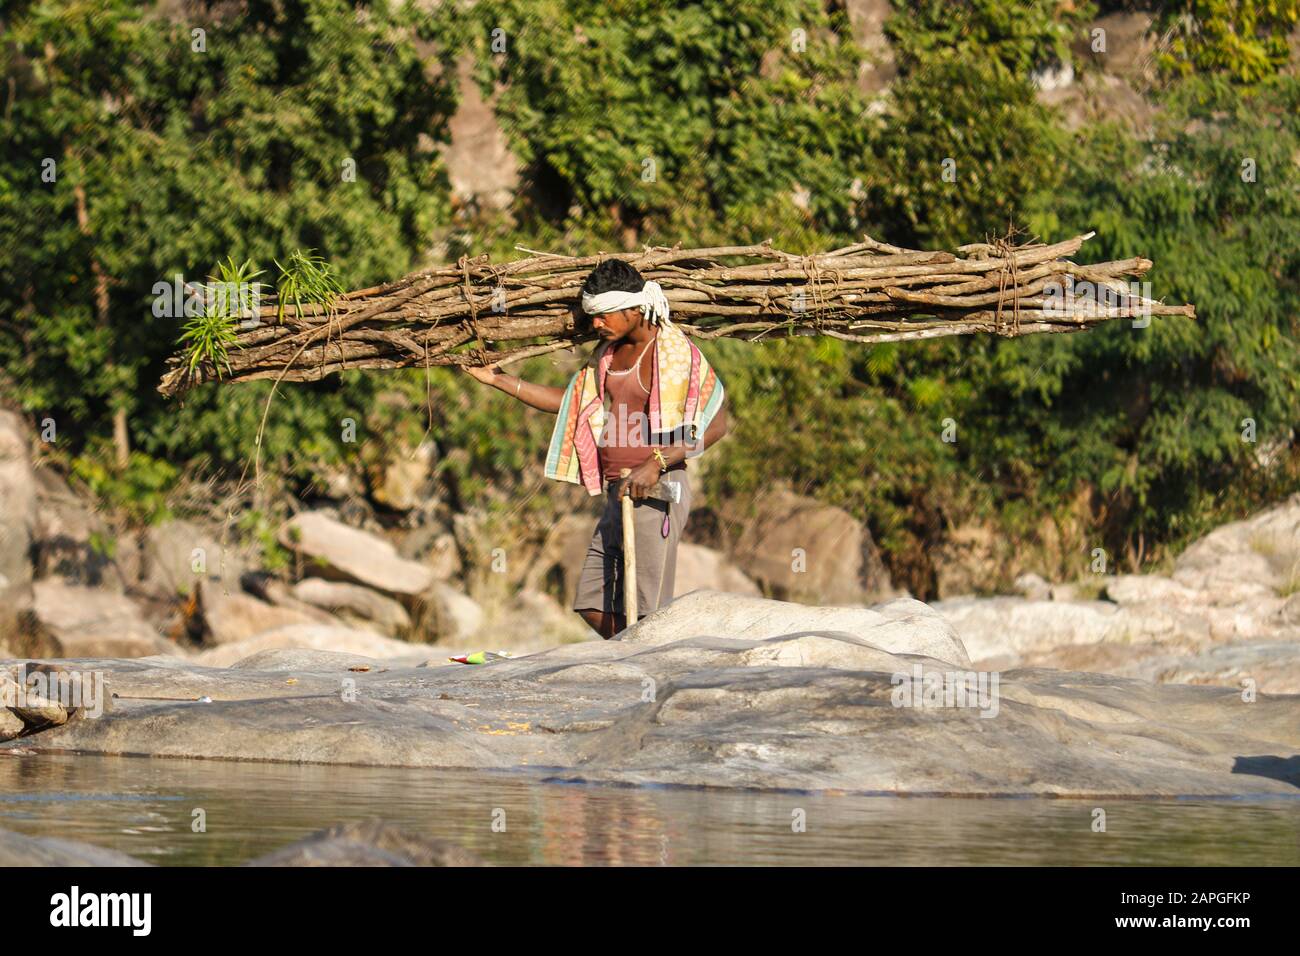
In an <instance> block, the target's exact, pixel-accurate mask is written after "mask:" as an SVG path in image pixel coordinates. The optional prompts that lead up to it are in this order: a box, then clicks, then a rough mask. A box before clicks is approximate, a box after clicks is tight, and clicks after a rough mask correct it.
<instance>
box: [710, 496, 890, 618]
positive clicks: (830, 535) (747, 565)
mask: <svg viewBox="0 0 1300 956" xmlns="http://www.w3.org/2000/svg"><path fill="white" fill-rule="evenodd" d="M755 509H756V510H755V514H754V517H753V518H752V519H751V520H750V521H748V522H746V523H745V529H744V531H743V532H742V533H741V536H740V538H739V540H738V541H737V542H736V545H735V548H734V549H733V553H732V559H733V560H734V561H735V562H736V564H737V565H738V566H739V568H740V569H741V570H742V571H743V572H745V573H746V574H747V575H749V577H751V578H752V579H753V580H755V581H756V582H758V584H759V585H760V586H762V587H764V588H765V589H766V590H767V591H768V593H770V594H772V595H773V596H774V597H778V598H781V599H784V600H792V601H808V602H817V603H821V604H860V603H863V602H866V601H872V600H880V599H882V598H884V597H892V596H894V595H895V594H896V592H895V589H894V587H893V584H892V582H890V580H889V575H888V573H887V572H886V571H885V568H884V565H883V563H882V562H881V560H880V555H879V552H878V551H877V549H876V546H875V543H874V542H873V541H872V540H871V533H870V532H869V531H868V530H867V529H866V528H865V527H863V525H862V523H861V522H859V521H858V520H857V519H856V518H854V517H853V516H852V515H850V514H849V513H848V512H847V511H845V510H844V509H842V508H835V507H832V506H830V505H824V504H822V503H821V502H819V501H816V500H815V499H812V498H807V497H804V496H803V495H797V494H795V493H794V492H792V491H789V490H786V489H777V490H774V491H771V492H769V493H767V494H765V495H763V496H761V497H760V498H759V500H758V502H757V503H756V505H755Z"/></svg>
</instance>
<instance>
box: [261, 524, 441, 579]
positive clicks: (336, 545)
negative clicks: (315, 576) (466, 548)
mask: <svg viewBox="0 0 1300 956" xmlns="http://www.w3.org/2000/svg"><path fill="white" fill-rule="evenodd" d="M280 543H281V544H283V545H284V546H285V547H286V548H289V549H291V550H293V551H297V552H298V553H300V554H301V555H303V556H304V557H305V558H306V559H308V561H309V563H310V564H311V566H312V567H314V568H315V569H317V570H320V571H321V572H322V573H323V574H325V575H328V576H330V577H333V578H336V579H342V580H346V581H352V582H354V583H357V584H364V585H365V586H366V587H370V588H374V589H375V590H377V591H382V592H384V593H386V594H398V595H407V596H415V595H419V594H421V593H423V592H424V591H426V590H428V588H429V587H430V586H431V585H432V584H433V583H434V575H433V572H432V571H431V570H430V569H429V568H428V567H426V566H424V565H423V564H420V563H419V562H416V561H408V560H406V559H405V558H403V557H401V555H399V554H398V553H397V549H396V548H394V547H393V545H392V544H390V543H389V542H387V541H385V540H384V539H383V538H381V537H379V536H378V535H375V534H371V533H370V532H368V531H361V530H359V529H357V528H352V527H349V526H348V525H345V524H343V523H342V522H341V521H338V520H337V519H335V518H331V517H330V516H329V515H326V514H322V513H321V512H318V511H304V512H302V513H301V514H298V515H295V516H294V517H293V518H292V519H290V520H289V521H288V522H287V523H286V524H285V525H284V526H283V527H282V528H281V529H280ZM312 567H309V570H311V569H312Z"/></svg>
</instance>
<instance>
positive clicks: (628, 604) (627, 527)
mask: <svg viewBox="0 0 1300 956" xmlns="http://www.w3.org/2000/svg"><path fill="white" fill-rule="evenodd" d="M618 473H619V477H621V478H622V479H623V483H624V488H623V502H622V506H623V617H624V625H623V626H624V627H631V626H632V625H633V624H635V623H636V523H635V521H634V519H633V517H632V509H633V508H634V507H636V504H635V502H633V501H632V496H631V495H630V494H628V492H627V489H626V485H627V476H628V475H630V474H632V469H631V468H621V469H619V472H618Z"/></svg>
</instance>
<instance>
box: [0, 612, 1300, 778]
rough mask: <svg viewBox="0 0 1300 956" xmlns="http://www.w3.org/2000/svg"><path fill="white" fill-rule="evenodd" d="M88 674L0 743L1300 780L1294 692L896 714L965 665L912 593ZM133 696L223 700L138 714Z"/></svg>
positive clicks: (651, 771)
mask: <svg viewBox="0 0 1300 956" xmlns="http://www.w3.org/2000/svg"><path fill="white" fill-rule="evenodd" d="M221 650H225V649H224V648H223V649H221ZM83 666H94V667H95V668H97V669H100V670H102V671H104V672H105V675H106V681H107V684H108V688H109V690H111V691H113V692H116V693H118V694H121V695H122V698H121V699H119V700H118V701H116V702H115V707H114V709H113V711H112V712H111V713H109V714H106V715H105V716H104V717H102V718H99V719H85V720H79V721H76V722H73V723H70V724H67V725H65V726H63V727H59V728H54V729H51V730H48V731H44V732H42V733H39V734H36V735H34V736H29V737H26V738H23V739H21V740H19V741H13V742H10V743H8V744H3V745H0V748H13V747H15V746H22V747H23V748H24V749H28V750H38V751H39V750H46V749H49V750H80V751H87V752H93V753H107V754H121V753H134V754H152V755H156V756H173V757H208V758H230V759H244V760H279V761H295V762H296V761H307V762H318V763H352V764H367V765H391V766H412V767H466V768H501V769H516V770H529V769H532V768H539V769H540V770H541V771H542V772H545V773H546V774H548V775H550V776H552V777H553V776H556V775H558V776H560V777H562V778H566V779H578V780H590V781H607V782H621V783H633V784H649V783H660V784H685V785H706V786H725V787H747V788H754V787H756V788H795V789H804V790H818V789H844V790H852V791H866V792H887V793H914V794H916V793H935V794H937V793H949V794H1040V795H1170V794H1188V795H1238V794H1266V793H1290V794H1294V793H1295V792H1296V788H1297V787H1298V786H1300V767H1297V766H1296V761H1295V758H1294V755H1295V754H1296V753H1297V752H1300V726H1297V721H1296V719H1295V715H1296V712H1297V700H1296V699H1295V698H1285V697H1280V698H1279V697H1271V696H1269V695H1266V694H1262V695H1259V696H1258V698H1257V699H1255V700H1254V701H1253V702H1251V703H1247V702H1245V701H1244V700H1243V699H1242V695H1241V694H1239V693H1237V692H1236V691H1233V690H1229V689H1225V688H1217V687H1190V686H1176V685H1156V684H1151V683H1148V682H1144V681H1138V680H1131V679H1124V678H1119V677H1114V676H1104V675H1097V674H1086V673H1071V672H1061V671H1051V670H1043V669H1032V668H1026V669H1019V670H1016V671H1011V672H1006V673H1002V674H1000V675H998V677H999V684H998V685H997V689H996V692H994V691H993V690H992V689H990V690H989V693H990V696H988V697H987V698H984V699H983V700H981V701H980V703H981V705H982V706H978V707H977V706H938V705H937V704H936V702H930V703H929V705H925V706H899V704H900V703H901V704H906V703H908V701H907V700H900V698H899V696H898V693H899V691H900V690H901V689H902V688H903V687H904V686H905V685H904V684H900V682H901V681H905V680H909V679H916V678H918V677H920V678H922V679H930V680H933V679H937V678H941V677H942V676H944V675H949V676H951V675H953V674H954V673H959V672H964V671H965V669H966V665H965V652H964V650H963V649H962V647H961V644H960V642H959V641H958V640H957V639H956V638H955V637H954V635H953V632H952V629H951V627H950V626H949V625H948V624H947V623H946V622H945V621H944V620H943V618H942V616H941V615H939V614H937V613H936V612H934V611H933V610H931V609H930V608H928V607H926V606H925V605H924V604H921V603H920V602H916V601H910V600H902V601H893V602H890V603H888V604H884V605H880V606H878V607H875V608H870V609H863V608H857V609H854V608H798V607H796V606H794V605H784V604H782V603H780V602H773V601H763V600H761V599H755V598H745V597H740V596H737V595H725V594H717V593H710V592H695V593H693V594H691V595H687V596H686V597H684V598H682V599H680V600H679V601H676V602H674V603H673V604H672V605H671V606H669V607H667V608H664V609H662V610H660V611H657V612H655V613H654V614H651V615H649V616H648V617H647V618H645V619H644V620H643V621H642V622H640V623H639V624H638V625H637V626H636V627H634V628H631V629H629V630H628V631H626V632H625V633H624V634H623V635H622V639H621V640H615V641H607V642H589V643H582V644H572V645H567V646H564V647H559V648H554V649H552V650H549V651H545V652H542V653H539V654H534V655H530V656H526V657H521V658H517V659H508V660H502V661H497V662H495V663H492V664H488V665H483V666H478V667H465V666H460V665H444V666H424V667H404V666H399V665H398V662H396V661H382V660H373V661H370V662H368V663H358V661H357V659H356V658H355V657H352V658H349V657H348V656H346V655H338V654H318V653H313V652H307V651H292V652H283V651H270V652H267V653H265V654H263V655H260V656H259V657H258V658H257V659H255V660H252V661H245V662H243V664H242V665H241V666H238V667H230V668H218V667H210V666H201V665H199V664H196V663H195V662H193V661H185V660H178V659H154V660H138V661H112V660H106V661H95V662H85V663H84V664H83ZM359 667H368V668H369V669H368V670H359V669H358V668H359ZM918 669H920V670H919V671H918ZM927 675H928V676H927ZM139 696H156V697H185V698H197V697H202V696H208V697H211V698H212V703H175V702H157V701H139V700H131V699H127V698H131V697H139ZM912 703H913V704H926V701H925V700H924V699H923V698H920V697H919V695H918V698H915V699H913V700H912Z"/></svg>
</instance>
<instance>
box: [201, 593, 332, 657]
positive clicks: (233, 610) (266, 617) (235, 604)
mask: <svg viewBox="0 0 1300 956" xmlns="http://www.w3.org/2000/svg"><path fill="white" fill-rule="evenodd" d="M199 614H200V616H201V618H202V622H203V637H204V642H205V643H207V644H212V645H220V644H234V643H237V642H239V641H246V640H248V639H249V638H251V637H256V636H257V635H259V634H264V633H266V632H267V631H275V630H279V629H280V628H284V627H291V626H292V625H295V624H308V625H315V624H321V623H322V622H321V620H320V619H319V618H318V617H316V616H315V615H312V614H307V613H304V612H302V611H299V610H296V609H294V608H287V607H277V606H276V605H274V604H268V603H266V602H265V601H259V600H258V599H257V598H255V597H253V596H252V595H249V594H244V593H243V592H241V591H227V590H226V589H225V588H224V587H223V586H222V585H221V584H219V583H217V584H214V583H212V582H210V581H201V582H199ZM333 623H337V622H333Z"/></svg>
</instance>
